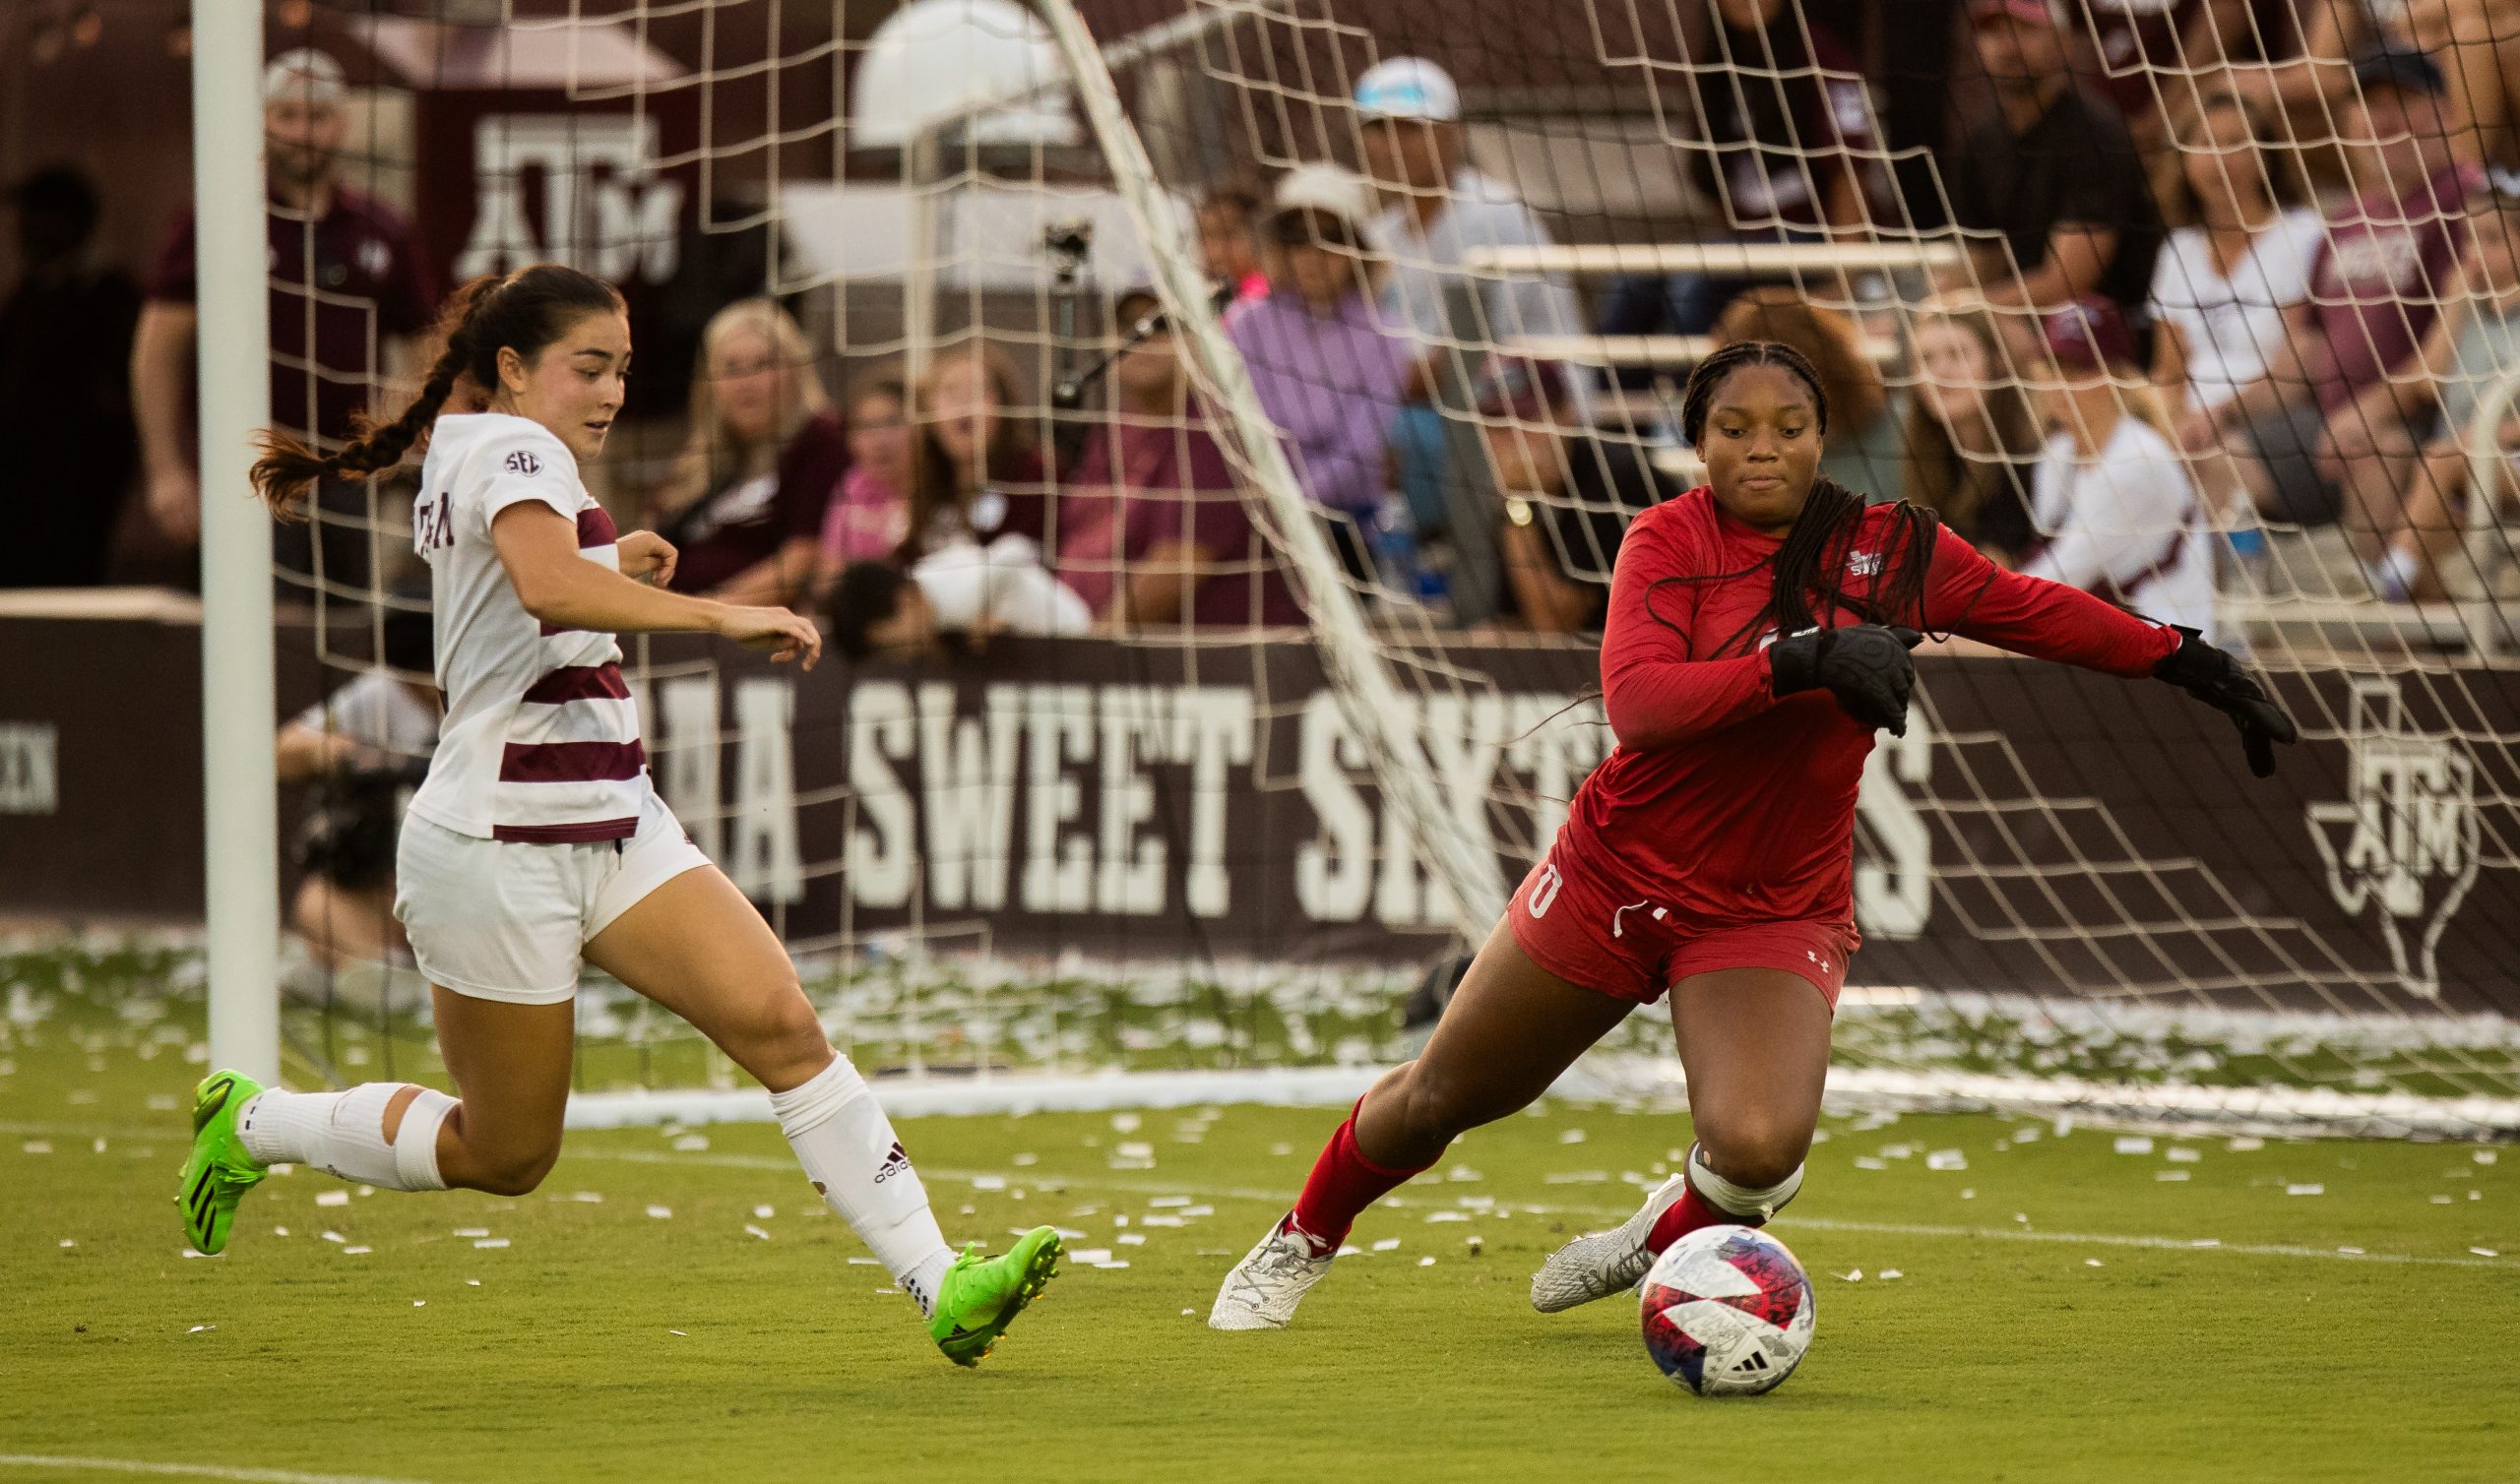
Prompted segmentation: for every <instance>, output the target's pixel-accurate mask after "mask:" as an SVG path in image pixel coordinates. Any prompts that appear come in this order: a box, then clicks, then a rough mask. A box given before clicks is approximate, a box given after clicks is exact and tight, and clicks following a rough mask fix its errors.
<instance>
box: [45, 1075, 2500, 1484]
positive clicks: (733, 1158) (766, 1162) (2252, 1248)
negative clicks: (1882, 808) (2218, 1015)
mask: <svg viewBox="0 0 2520 1484" xmlns="http://www.w3.org/2000/svg"><path fill="white" fill-rule="evenodd" d="M105 1132H110V1133H115V1134H119V1136H120V1137H122V1138H125V1139H136V1138H145V1137H149V1133H151V1132H154V1133H162V1132H164V1131H149V1132H144V1131H141V1130H112V1131H108V1130H106V1129H104V1128H103V1126H100V1125H93V1124H65V1123H35V1122H29V1123H18V1122H11V1121H5V1120H0V1134H42V1135H50V1136H52V1137H55V1138H62V1137H78V1138H86V1137H88V1136H89V1135H91V1134H96V1133H105ZM567 1157H568V1158H571V1159H608V1160H613V1161H615V1162H618V1163H623V1164H700V1165H714V1166H717V1167H720V1168H724V1169H742V1170H792V1169H794V1168H795V1167H796V1161H795V1160H793V1159H790V1158H786V1157H784V1156H780V1155H775V1154H675V1153H669V1152H665V1151H662V1150H657V1149H585V1148H572V1149H570V1150H569V1151H568V1153H567ZM927 1173H928V1174H930V1175H933V1176H934V1177H935V1178H937V1179H939V1180H969V1179H971V1178H972V1176H973V1174H975V1173H977V1172H975V1171H971V1170H929V1171H927ZM997 1173H1003V1172H1002V1171H1001V1172H997ZM1043 1178H1046V1179H1051V1180H1055V1181H1057V1182H1058V1183H1059V1184H1061V1185H1064V1186H1073V1187H1077V1188H1080V1189H1085V1190H1098V1191H1120V1192H1124V1193H1126V1194H1130V1195H1158V1196H1163V1195H1182V1196H1197V1197H1200V1198H1201V1199H1204V1200H1209V1201H1250V1202H1255V1203H1257V1204H1260V1205H1263V1206H1269V1205H1275V1204H1277V1203H1279V1202H1282V1201H1286V1202H1291V1201H1292V1200H1293V1199H1294V1194H1293V1192H1292V1190H1283V1191H1260V1190H1239V1189H1233V1188H1229V1187H1223V1186H1196V1185H1180V1184H1175V1183H1172V1182H1169V1181H1163V1180H1146V1179H1136V1180H1128V1179H1113V1178H1110V1177H1108V1176H1103V1175H1060V1174H1055V1173H1052V1174H1049V1175H1047V1176H1037V1177H1036V1179H1037V1180H1038V1179H1043ZM1503 1204H1505V1205H1508V1206H1513V1208H1514V1209H1516V1210H1527V1211H1531V1212H1534V1213H1535V1214H1539V1215H1551V1216H1555V1215H1563V1216H1585V1217H1596V1218H1601V1219H1615V1220H1625V1219H1626V1218H1627V1217H1628V1216H1629V1215H1630V1214H1632V1212H1629V1211H1625V1210H1617V1209H1612V1208H1610V1207H1607V1206H1556V1205H1534V1204H1529V1203H1525V1202H1520V1201H1508V1202H1505V1203H1503ZM1777 1224H1778V1225H1779V1226H1785V1227H1801V1228H1804V1229H1806V1230H1811V1231H1843V1232H1857V1233H1869V1234H1871V1235H1874V1236H1899V1237H1933V1238H1960V1237H1966V1238H1970V1239H1973V1240H1977V1241H1985V1242H2054V1243H2061V1244H2065V1245H2068V1246H2071V1245H2082V1246H2090V1247H2132V1248H2144V1249H2150V1250H2154V1251H2160V1252H2225V1253H2236V1254H2238V1255H2239V1256H2241V1257H2253V1258H2323V1259H2326V1260H2328V1261H2330V1262H2336V1263H2382V1264H2388V1265H2392V1266H2398V1267H2419V1268H2520V1258H2479V1257H2455V1258H2432V1257H2421V1256H2418V1255H2416V1254H2413V1253H2393V1252H2336V1251H2332V1250H2330V1249H2328V1248H2324V1247H2303V1246H2300V1245H2299V1244H2296V1243H2287V1242H2239V1243H2231V1242H2225V1243H2218V1244H2216V1245H2213V1246H2209V1247H2200V1246H2198V1245H2197V1244H2196V1242H2195V1241H2192V1240H2190V1239H2187V1238H2183V1237H2154V1236H2140V1235H2130V1234H2126V1233H2119V1232H2071V1231H2024V1230H2022V1229H2021V1228H2019V1227H2017V1226H2015V1227H1997V1226H1927V1225H1922V1224H1917V1223H1911V1222H1898V1221H1839V1220H1832V1219H1830V1218H1828V1217H1824V1216H1781V1217H1779V1218H1778V1219H1777ZM13 1461H16V1460H15V1459H14V1458H12V1457H11V1456H9V1455H5V1454H0V1463H9V1462H13ZM99 1466H101V1465H99ZM206 1477H214V1478H215V1477H225V1476H224V1475H208V1476H206ZM237 1477H240V1478H243V1477H255V1478H260V1477H264V1476H263V1475H250V1476H249V1475H237ZM269 1477H270V1478H271V1479H272V1480H273V1481H274V1484H284V1481H286V1480H288V1479H290V1478H291V1477H299V1478H306V1479H316V1478H323V1477H327V1476H321V1475H314V1474H307V1475H298V1476H289V1475H280V1474H274V1475H270V1476H269Z"/></svg>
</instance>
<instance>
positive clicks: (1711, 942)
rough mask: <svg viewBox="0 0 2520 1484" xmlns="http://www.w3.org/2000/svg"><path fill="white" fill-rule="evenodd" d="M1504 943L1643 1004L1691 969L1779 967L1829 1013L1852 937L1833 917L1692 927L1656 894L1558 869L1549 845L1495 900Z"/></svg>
mask: <svg viewBox="0 0 2520 1484" xmlns="http://www.w3.org/2000/svg"><path fill="white" fill-rule="evenodd" d="M1505 920H1506V921H1508V922H1510V923H1512V924H1513V925H1514V942H1515V944H1516V945H1517V946H1519V947H1520V948H1521V949H1522V951H1523V952H1524V953H1525V954H1527V955H1529V956H1530V957H1531V960H1532V961H1533V962H1534V963H1537V964H1539V965H1540V966H1541V967H1543V968H1544V969H1547V970H1548V971H1549V972H1550V973H1552V974H1555V975H1557V976H1558V977H1559V978H1561V979H1564V980H1566V981H1567V982H1569V983H1572V984H1581V985H1583V986H1584V987H1585V988H1586V989H1594V990H1599V991H1601V992H1602V993H1603V994H1606V995H1608V996H1609V997H1610V998H1611V999H1613V1000H1630V1001H1633V1002H1635V1003H1636V1004H1639V1005H1651V1004H1653V1003H1654V1002H1655V1001H1657V1000H1659V999H1661V998H1663V994H1664V992H1665V991H1666V990H1668V989H1670V987H1671V986H1672V985H1674V984H1676V983H1678V982H1679V981H1680V980H1682V979H1685V978H1687V977H1689V976H1690V975H1691V974H1705V973H1713V972H1715V971H1716V970H1717V969H1725V968H1774V969H1783V970H1784V971H1785V972H1787V973H1790V974H1796V975H1799V976H1800V977H1802V978H1804V979H1807V980H1809V981H1810V983H1811V987H1812V988H1814V989H1817V990H1818V991H1820V994H1821V997H1822V998H1823V999H1826V1000H1827V1001H1828V1002H1829V1010H1830V1012H1831V1013H1832V1014H1835V1013H1836V1011H1837V1008H1838V991H1839V990H1841V989H1843V988H1845V987H1846V982H1847V959H1848V958H1851V957H1852V956H1853V955H1854V953H1855V951H1856V948H1857V946H1858V945H1859V943H1860V942H1861V941H1862V940H1861V939H1860V938H1859V937H1858V936H1857V934H1856V931H1855V929H1854V928H1852V927H1849V926H1847V925H1846V924H1844V923H1837V922H1750V923H1740V924H1736V925H1733V926H1727V927H1717V928H1710V929H1703V930H1699V929H1692V928H1690V927H1688V926H1685V925H1684V924H1682V922H1681V921H1680V919H1679V917H1678V915H1677V914H1676V913H1674V912H1672V911H1670V909H1668V908H1666V907H1664V906H1663V905H1662V904H1661V903H1659V902H1654V901H1645V900H1622V899H1620V894H1619V893H1618V891H1617V890H1616V888H1615V887H1614V886H1613V885H1611V884H1608V883H1604V882H1602V881H1601V880H1600V879H1599V878H1598V877H1594V876H1590V875H1588V874H1586V873H1583V872H1580V871H1577V872H1568V871H1567V870H1565V869H1564V868H1563V867H1562V866H1561V865H1560V863H1559V861H1558V859H1557V855H1556V852H1554V851H1551V852H1550V853H1549V855H1548V857H1547V858H1546V859H1544V860H1543V861H1542V862H1541V863H1540V864H1539V865H1538V866H1535V867H1533V868H1532V873H1531V874H1530V875H1529V876H1526V877H1524V878H1523V884H1522V886H1521V888H1520V889H1519V890H1517V891H1516V892H1515V893H1514V900H1513V902H1512V904H1511V905H1509V906H1508V907H1506V909H1505Z"/></svg>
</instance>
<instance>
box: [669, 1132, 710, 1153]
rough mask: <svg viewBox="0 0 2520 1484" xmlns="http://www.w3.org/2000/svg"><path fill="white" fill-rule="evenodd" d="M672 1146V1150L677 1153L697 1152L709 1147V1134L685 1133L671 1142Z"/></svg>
mask: <svg viewBox="0 0 2520 1484" xmlns="http://www.w3.org/2000/svg"><path fill="white" fill-rule="evenodd" d="M673 1147H674V1152H675V1153H677V1154H697V1153H700V1152H702V1151H703V1150H705V1149H707V1148H708V1147H709V1136H708V1135H706V1134H685V1135H683V1136H682V1137H681V1138H680V1139H677V1140H675V1141H674V1142H673Z"/></svg>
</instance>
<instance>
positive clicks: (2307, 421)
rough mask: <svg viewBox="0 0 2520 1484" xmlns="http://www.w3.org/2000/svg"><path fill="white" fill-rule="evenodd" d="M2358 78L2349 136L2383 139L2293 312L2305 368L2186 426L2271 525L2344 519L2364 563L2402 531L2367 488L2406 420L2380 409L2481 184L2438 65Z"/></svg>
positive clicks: (2398, 53)
mask: <svg viewBox="0 0 2520 1484" xmlns="http://www.w3.org/2000/svg"><path fill="white" fill-rule="evenodd" d="M2354 80H2355V82H2356V83H2357V84H2359V85H2360V92H2361V95H2360V97H2359V99H2358V100H2357V101H2356V102H2355V103H2354V105H2353V107H2352V109H2351V112H2350V114H2349V116H2348V118H2347V119H2346V122H2345V124H2344V127H2343V131H2342V132H2343V135H2344V137H2345V138H2347V139H2352V140H2370V141H2373V144H2372V145H2371V146H2370V147H2369V148H2368V150H2367V151H2366V152H2364V156H2363V158H2362V160H2359V161H2357V168H2356V172H2355V178H2356V179H2357V180H2358V181H2360V182H2362V183H2363V184H2364V185H2365V189H2364V191H2363V193H2362V195H2361V196H2358V197H2356V198H2355V199H2354V200H2352V201H2350V202H2347V203H2346V204H2344V205H2343V206H2340V207H2338V208H2337V209H2336V210H2334V211H2332V212H2330V213H2329V214H2328V218H2327V241H2326V244H2325V245H2324V246H2322V247H2321V248H2320V249H2319V250H2318V254H2317V256H2316V257H2315V258H2313V259H2312V261H2311V264H2310V291H2309V294H2308V296H2307V297H2306V298H2304V299H2303V300H2302V301H2301V302H2300V303H2299V304H2296V305H2294V306H2293V307H2292V308H2290V309H2288V310H2286V311H2285V312H2284V340H2285V341H2286V343H2288V344H2289V345H2290V346H2291V347H2292V349H2293V351H2294V354H2295V357H2296V359H2297V360H2298V362H2299V364H2298V365H2297V366H2284V365H2280V364H2279V365H2277V366H2275V367H2273V368H2272V369H2271V374H2269V375H2268V376H2267V377H2266V378H2265V379H2264V380H2261V381H2258V382H2256V383H2254V384H2252V385H2250V386H2247V387H2243V388H2241V389H2240V391H2239V392H2238V393H2237V394H2236V395H2235V396H2233V397H2232V398H2231V399H2230V400H2228V401H2226V402H2223V403H2221V404H2220V405H2219V406H2217V407H2215V408H2214V410H2213V414H2212V416H2211V417H2210V418H2209V419H2203V420H2198V419H2190V421H2189V423H2187V424H2185V425H2183V426H2182V442H2184V443H2186V444H2187V446H2188V449H2189V451H2190V452H2199V451H2201V449H2202V448H2204V447H2208V446H2210V445H2211V442H2212V440H2213V439H2214V438H2216V437H2218V436H2220V437H2222V438H2223V439H2224V440H2225V446H2226V447H2227V448H2229V449H2230V450H2231V451H2232V453H2233V454H2234V456H2235V457H2236V459H2237V460H2238V463H2239V467H2240V473H2241V477H2242V479H2243V480H2244V481H2245V482H2246V483H2247V485H2248V489H2249V494H2250V495H2251V497H2252V498H2253V499H2254V500H2255V501H2256V504H2257V508H2258V509H2259V510H2260V511H2261V512H2263V513H2264V514H2266V515H2267V516H2269V517H2272V518H2274V519H2277V520H2282V521H2289V522H2292V523H2295V524H2297V525H2300V526H2324V525H2329V524H2332V523H2335V522H2337V521H2339V520H2340V519H2343V520H2344V524H2345V525H2346V526H2347V528H2348V532H2349V534H2351V535H2352V536H2353V537H2354V539H2355V541H2356V544H2357V548H2358V553H2359V554H2360V555H2361V556H2362V558H2363V559H2364V560H2365V561H2370V560H2373V559H2375V558H2376V557H2377V556H2378V555H2379V549H2380V540H2381V538H2380V536H2379V535H2378V534H2377V532H2378V531H2379V530H2383V529H2387V528H2391V527H2393V526H2395V525H2397V524H2399V523H2398V522H2397V520H2396V519H2395V507H2396V504H2397V502H2398V500H2399V499H2400V498H2401V496H2400V494H2399V493H2398V491H2396V490H2395V489H2394V488H2389V487H2386V481H2384V480H2381V479H2377V478H2375V477H2373V476H2372V472H2373V471H2374V470H2380V469H2385V468H2386V467H2387V464H2386V463H2385V461H2383V460H2381V459H2379V458H2376V457H2375V456H2374V446H2373V439H2374V435H2375V433H2377V432H2380V431H2382V430H2385V429H2388V428H2391V427H2395V426H2399V425H2401V424H2402V423H2403V422H2404V420H2405V419H2403V418H2402V417H2397V416H2394V415H2392V411H2393V407H2383V406H2382V405H2381V403H2383V402H2389V403H2392V404H2393V403H2394V402H2395V400H2396V399H2397V398H2398V397H2399V396H2400V395H2401V393H2400V386H2401V384H2402V383H2405V382H2406V380H2407V379H2406V377H2405V376H2404V375H2403V374H2402V373H2403V372H2405V371H2406V370H2407V369H2408V362H2409V360H2410V359H2411V358H2412V357H2413V355H2414V353H2415V348H2416V346H2417V345H2418V344H2419V343H2421V342H2422V340H2424V337H2425V332H2426V331H2428V330H2430V329H2431V328H2432V322H2433V320H2434V319H2435V318H2436V317H2437V316H2438V315H2439V314H2440V312H2441V304H2442V301H2443V300H2444V299H2446V298H2447V297H2449V295H2450V294H2451V293H2452V291H2453V289H2454V284H2453V282H2452V278H2453V275H2452V269H2453V267H2454V266H2455V264H2456V263H2457V261H2458V257H2459V253H2460V250H2461V248H2462V247H2463V245H2464V244H2465V242H2466V240H2467V223H2466V218H2465V216H2464V212H2465V206H2464V203H2465V202H2466V200H2467V197H2468V195H2469V193H2470V191H2471V190H2472V189H2473V188H2474V187H2475V186H2476V185H2477V184H2478V183H2479V181H2480V178H2481V177H2480V173H2479V171H2478V169H2477V167H2476V166H2475V165H2474V164H2472V163H2469V162H2467V161H2464V160H2461V159H2460V158H2459V157H2458V156H2457V155H2455V154H2453V153H2452V148H2451V139H2450V134H2449V131H2448V129H2447V128H2446V126H2445V115H2444V99H2443V96H2442V94H2443V83H2442V77H2441V69H2440V68H2439V67H2438V66H2437V65H2435V64H2434V62H2433V61H2432V59H2431V58H2430V57H2428V56H2426V55H2425V54H2424V53H2423V52H2420V51H2408V50H2403V49H2398V48H2386V49H2383V50H2380V51H2376V52H2373V53H2371V54H2369V55H2367V56H2365V57H2364V58H2363V59H2362V61H2360V62H2358V63H2356V64H2355V68H2354ZM2349 495H2350V496H2352V498H2351V499H2349V498H2348V497H2349ZM2380 506H2385V509H2384V510H2383V509H2379V508H2376V507H2380ZM2383 516H2385V517H2386V519H2381V517H2383Z"/></svg>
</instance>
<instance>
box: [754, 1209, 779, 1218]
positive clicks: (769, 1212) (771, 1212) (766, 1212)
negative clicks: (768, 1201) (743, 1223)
mask: <svg viewBox="0 0 2520 1484" xmlns="http://www.w3.org/2000/svg"><path fill="white" fill-rule="evenodd" d="M752 1213H753V1216H754V1218H755V1219H757V1220H762V1221H767V1220H769V1219H771V1218H772V1217H774V1216H776V1215H778V1214H779V1211H778V1209H777V1208H776V1207H773V1206H754V1207H753V1208H752Z"/></svg>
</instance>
